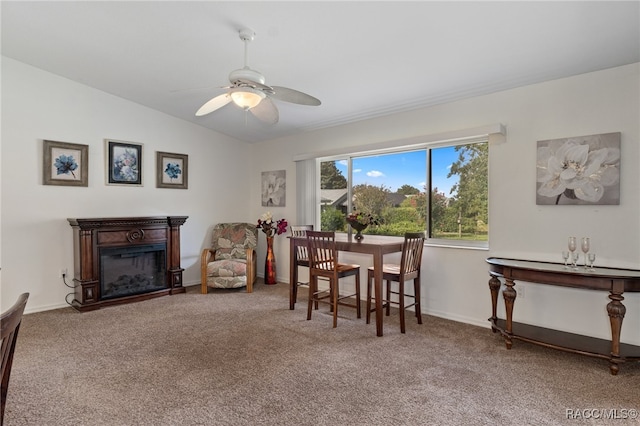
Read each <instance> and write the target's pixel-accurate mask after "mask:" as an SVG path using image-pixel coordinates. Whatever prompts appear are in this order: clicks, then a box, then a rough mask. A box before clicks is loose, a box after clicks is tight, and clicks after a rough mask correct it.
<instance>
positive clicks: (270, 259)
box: [264, 237, 277, 284]
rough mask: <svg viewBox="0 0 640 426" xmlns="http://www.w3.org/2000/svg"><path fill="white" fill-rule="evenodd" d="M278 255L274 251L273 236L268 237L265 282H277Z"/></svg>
mask: <svg viewBox="0 0 640 426" xmlns="http://www.w3.org/2000/svg"><path fill="white" fill-rule="evenodd" d="M276 282H277V281H276V255H275V254H274V253H273V237H267V257H266V258H265V259H264V283H265V284H276Z"/></svg>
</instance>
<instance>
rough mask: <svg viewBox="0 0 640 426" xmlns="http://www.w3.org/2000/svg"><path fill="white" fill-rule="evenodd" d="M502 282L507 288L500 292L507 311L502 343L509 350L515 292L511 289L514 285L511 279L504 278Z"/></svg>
mask: <svg viewBox="0 0 640 426" xmlns="http://www.w3.org/2000/svg"><path fill="white" fill-rule="evenodd" d="M504 281H505V285H506V286H507V287H506V288H505V289H504V290H502V296H503V297H504V306H505V310H506V311H507V329H506V330H505V332H506V335H505V336H504V342H505V344H506V345H507V349H511V345H512V344H513V342H512V340H511V336H512V334H513V304H514V303H515V301H516V291H515V290H514V289H513V286H514V285H515V282H514V281H513V279H511V278H507V277H505V279H504Z"/></svg>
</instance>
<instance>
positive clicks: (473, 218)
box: [447, 143, 489, 233]
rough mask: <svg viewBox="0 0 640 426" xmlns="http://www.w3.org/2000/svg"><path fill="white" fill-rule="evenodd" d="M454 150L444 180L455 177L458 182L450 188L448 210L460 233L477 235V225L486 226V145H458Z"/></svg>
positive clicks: (487, 184) (487, 152)
mask: <svg viewBox="0 0 640 426" xmlns="http://www.w3.org/2000/svg"><path fill="white" fill-rule="evenodd" d="M455 150H456V151H457V152H458V160H457V161H456V162H454V163H453V164H452V165H451V170H450V171H449V175H448V176H447V177H451V176H453V175H458V177H459V181H458V183H457V184H456V185H454V186H453V187H452V188H451V193H452V194H454V193H455V195H454V197H453V199H454V201H455V203H452V205H450V208H453V210H454V211H456V212H457V213H458V214H459V216H460V219H461V224H462V229H463V232H469V233H477V232H479V230H478V224H487V223H489V210H488V206H489V200H488V196H489V191H488V188H489V182H488V163H489V144H488V143H477V144H470V145H460V146H457V147H456V148H455ZM453 204H455V205H453ZM483 226H486V225H483ZM480 232H482V231H480Z"/></svg>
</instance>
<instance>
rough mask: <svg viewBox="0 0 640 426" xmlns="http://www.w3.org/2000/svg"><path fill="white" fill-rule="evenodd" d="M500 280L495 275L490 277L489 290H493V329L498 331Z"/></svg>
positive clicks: (491, 319)
mask: <svg viewBox="0 0 640 426" xmlns="http://www.w3.org/2000/svg"><path fill="white" fill-rule="evenodd" d="M500 285H501V284H500V280H499V279H498V278H496V277H494V276H491V279H489V290H491V318H489V321H491V331H493V332H494V333H495V332H496V331H497V330H496V328H495V325H496V323H497V321H498V292H499V291H500Z"/></svg>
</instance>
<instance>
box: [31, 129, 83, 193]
mask: <svg viewBox="0 0 640 426" xmlns="http://www.w3.org/2000/svg"><path fill="white" fill-rule="evenodd" d="M42 158H43V167H42V184H43V185H62V186H89V160H88V159H89V145H79V144H75V143H67V142H56V141H49V140H44V141H43V153H42Z"/></svg>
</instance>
